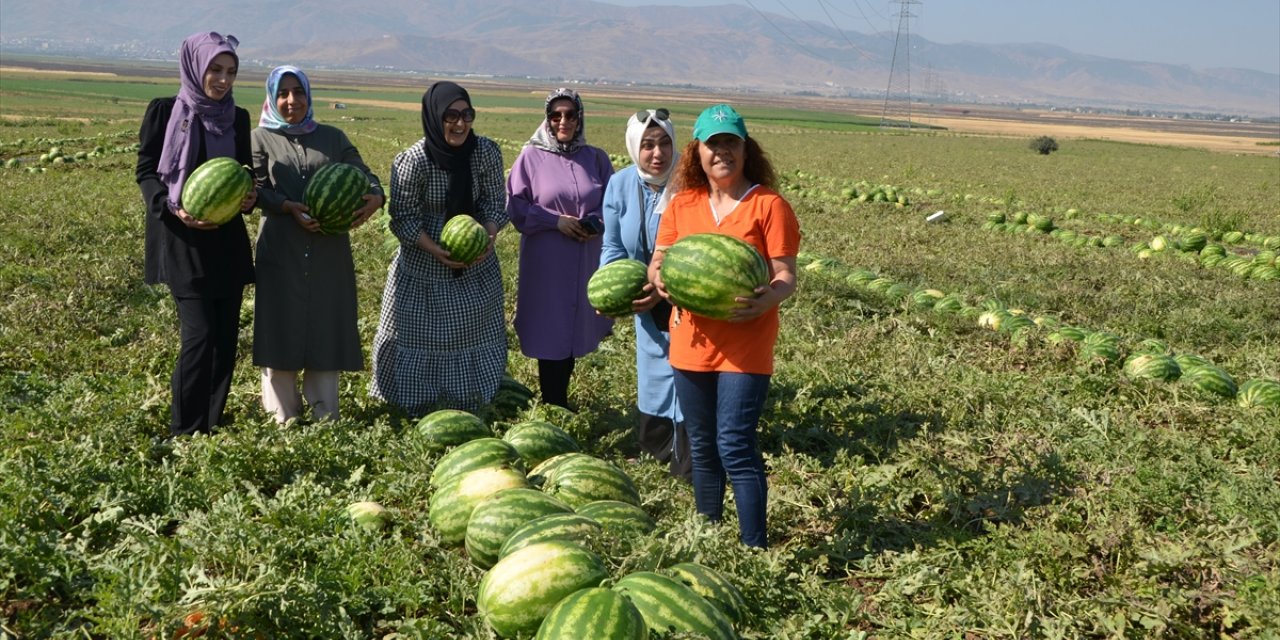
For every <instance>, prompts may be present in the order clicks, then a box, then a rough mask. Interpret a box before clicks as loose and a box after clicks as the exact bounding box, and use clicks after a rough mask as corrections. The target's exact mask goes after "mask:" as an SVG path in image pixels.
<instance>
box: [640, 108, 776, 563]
mask: <svg viewBox="0 0 1280 640" xmlns="http://www.w3.org/2000/svg"><path fill="white" fill-rule="evenodd" d="M693 137H694V140H693V141H692V142H690V143H689V145H688V146H687V147H686V148H685V151H684V154H683V155H682V157H681V160H680V164H679V165H678V166H677V167H676V178H675V180H676V182H677V185H678V188H679V189H680V191H679V193H677V194H676V196H675V197H673V198H672V199H671V204H670V205H668V207H667V211H666V213H665V214H664V215H663V217H662V223H661V226H659V228H658V238H657V242H656V243H655V247H654V256H653V260H652V261H651V262H650V264H649V279H650V280H651V281H653V283H654V285H655V287H656V288H657V290H658V292H659V294H660V295H662V296H663V297H664V298H667V297H668V296H667V291H666V287H665V286H663V283H662V273H661V267H662V260H663V257H664V255H665V253H664V251H665V249H666V248H668V247H670V246H671V245H672V244H674V243H675V242H676V241H677V240H679V239H680V238H683V237H685V236H688V235H692V234H695V233H721V234H725V235H730V236H734V237H736V238H740V239H742V240H745V241H747V242H748V243H750V244H751V245H752V246H754V247H755V248H756V251H759V252H760V255H761V256H763V257H764V259H765V262H766V263H767V264H768V265H769V271H770V280H769V283H768V284H767V285H764V286H761V287H760V288H758V289H756V296H755V297H753V298H738V302H739V303H740V304H741V307H740V308H738V309H736V310H735V311H734V315H733V317H732V318H730V319H729V320H716V319H712V318H707V317H704V316H699V315H695V314H692V313H689V312H688V311H684V310H679V309H678V310H677V311H676V314H675V315H673V317H672V320H671V351H670V354H671V355H670V359H671V366H672V368H673V369H674V370H675V387H676V396H677V398H678V399H679V401H680V408H681V411H683V412H684V416H685V425H686V427H687V429H688V431H689V445H690V452H691V454H692V458H693V494H694V502H695V504H696V506H697V509H698V513H701V514H703V515H704V516H706V517H707V518H709V519H710V520H712V521H719V520H720V518H721V516H722V514H723V512H724V493H725V488H726V480H727V481H728V483H732V484H733V494H734V501H735V502H736V503H737V507H738V530H739V536H740V538H741V540H742V542H743V543H744V544H746V545H748V546H752V547H765V546H767V544H768V538H767V536H766V532H765V511H766V503H767V500H768V486H767V482H766V474H765V469H764V460H763V459H762V458H761V456H760V450H759V447H758V444H757V435H756V432H757V430H758V427H759V423H760V414H761V412H762V411H763V409H764V401H765V396H766V395H767V394H768V391H769V378H770V376H771V375H772V374H773V346H774V343H775V342H776V341H777V338H778V304H779V303H781V302H782V301H783V300H786V299H787V298H788V297H790V296H791V294H792V293H794V292H795V289H796V253H797V252H798V251H799V250H800V224H799V222H797V221H796V216H795V212H794V211H792V209H791V205H789V204H787V201H786V200H783V199H782V196H780V195H778V193H777V192H776V191H774V189H773V187H774V186H775V185H776V183H777V178H776V175H775V173H774V171H773V166H772V165H771V164H770V163H769V159H768V158H767V157H766V156H765V154H764V151H763V150H762V149H761V148H760V145H759V144H758V143H757V142H756V141H755V140H754V139H752V138H751V137H749V136H748V135H747V127H746V125H745V124H744V123H743V121H742V116H740V115H738V112H737V111H735V110H734V109H733V107H731V106H729V105H727V104H720V105H715V106H713V107H710V108H708V109H706V110H705V111H703V112H702V114H701V115H700V116H698V120H697V121H696V122H695V123H694V125H693Z"/></svg>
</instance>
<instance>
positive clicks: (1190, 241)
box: [1178, 231, 1209, 253]
mask: <svg viewBox="0 0 1280 640" xmlns="http://www.w3.org/2000/svg"><path fill="white" fill-rule="evenodd" d="M1207 244H1209V236H1208V235H1206V234H1205V233H1204V232H1203V231H1192V232H1191V233H1188V234H1187V235H1185V236H1182V238H1180V239H1179V240H1178V249H1179V250H1180V251H1194V252H1197V253H1199V252H1200V250H1201V249H1203V248H1205V246H1206V245H1207Z"/></svg>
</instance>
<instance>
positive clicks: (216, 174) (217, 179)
mask: <svg viewBox="0 0 1280 640" xmlns="http://www.w3.org/2000/svg"><path fill="white" fill-rule="evenodd" d="M252 190H253V174H252V173H251V172H250V171H249V168H248V167H246V166H244V165H242V164H240V163H239V162H236V160H235V158H228V157H226V156H223V157H220V158H213V159H212V160H209V161H207V162H205V163H204V164H202V165H200V166H199V167H196V170H195V171H192V172H191V175H190V176H188V177H187V181H186V183H184V184H183V185H182V203H181V205H182V208H183V209H184V210H185V211H186V212H187V213H188V214H190V215H191V217H192V218H195V219H196V220H202V221H204V222H211V223H213V224H222V223H224V222H226V221H228V220H230V219H232V218H234V217H236V214H238V213H240V203H241V202H242V201H243V200H244V198H245V196H247V195H249V192H250V191H252Z"/></svg>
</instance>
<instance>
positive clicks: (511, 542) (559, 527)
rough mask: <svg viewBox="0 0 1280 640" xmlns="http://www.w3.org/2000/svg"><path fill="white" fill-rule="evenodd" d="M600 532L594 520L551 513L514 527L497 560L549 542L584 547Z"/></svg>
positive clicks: (573, 514) (577, 514) (578, 515)
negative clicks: (562, 542)
mask: <svg viewBox="0 0 1280 640" xmlns="http://www.w3.org/2000/svg"><path fill="white" fill-rule="evenodd" d="M622 504H625V503H622ZM628 506H630V505H628ZM602 531H604V527H603V526H602V525H601V524H600V523H599V522H596V521H595V519H594V518H589V517H587V516H584V515H582V514H579V513H551V514H548V515H545V516H539V517H537V518H534V519H532V520H530V521H528V522H526V523H524V524H522V525H520V526H518V527H516V528H515V530H514V531H512V532H511V535H509V536H507V541H506V542H504V543H502V548H501V549H498V559H502V558H505V557H507V556H509V555H511V554H512V553H513V552H515V551H518V550H520V549H523V548H525V547H527V546H529V545H531V544H536V543H539V542H547V541H549V540H563V541H566V542H577V543H579V544H584V545H585V543H586V542H587V541H589V540H590V539H591V538H592V537H593V536H595V535H597V534H599V533H601V532H602Z"/></svg>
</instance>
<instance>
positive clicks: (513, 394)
mask: <svg viewBox="0 0 1280 640" xmlns="http://www.w3.org/2000/svg"><path fill="white" fill-rule="evenodd" d="M532 403H533V391H531V390H530V389H529V387H526V386H524V385H523V384H521V383H520V381H519V380H516V379H515V378H512V377H511V376H509V375H503V376H502V382H500V383H498V392H497V393H495V394H494V395H493V402H492V403H491V404H490V406H491V407H492V409H493V412H494V413H495V414H496V415H498V416H501V417H511V416H515V415H517V414H519V413H520V412H521V411H524V410H525V409H527V408H529V405H530V404H532Z"/></svg>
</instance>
